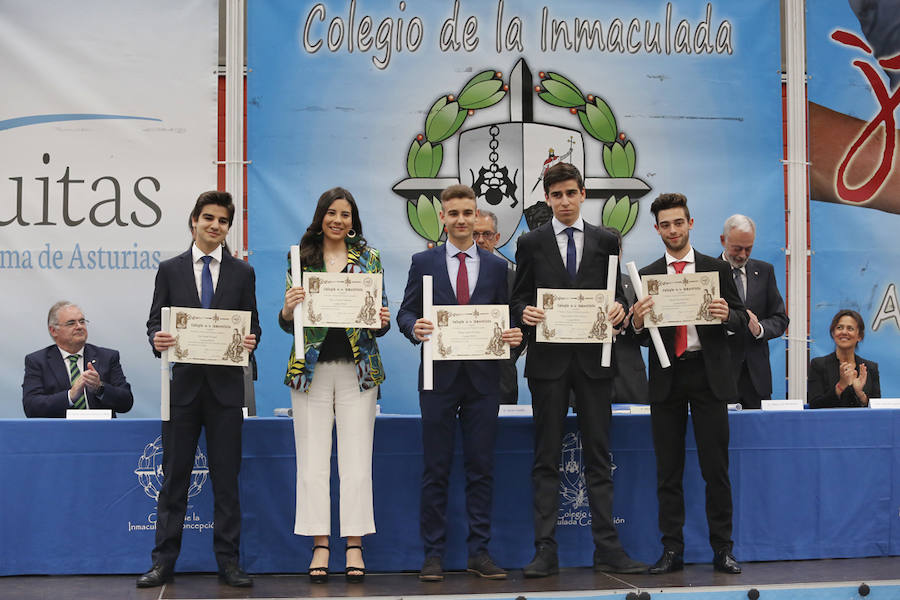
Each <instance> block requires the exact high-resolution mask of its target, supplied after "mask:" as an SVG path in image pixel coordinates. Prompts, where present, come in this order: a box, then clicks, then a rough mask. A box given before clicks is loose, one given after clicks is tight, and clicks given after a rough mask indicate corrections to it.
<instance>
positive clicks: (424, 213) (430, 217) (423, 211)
mask: <svg viewBox="0 0 900 600" xmlns="http://www.w3.org/2000/svg"><path fill="white" fill-rule="evenodd" d="M416 213H417V215H418V217H419V223H420V224H421V226H422V230H423V231H424V232H425V236H424V237H425V239H427V240H430V241H432V242H433V241H435V240H437V239H438V238H439V237H440V236H441V222H440V221H439V220H438V216H437V213H436V212H435V210H434V204H432V203H431V202H429V200H428V198H426V197H425V195H420V196H419V201H418V202H417V203H416Z"/></svg>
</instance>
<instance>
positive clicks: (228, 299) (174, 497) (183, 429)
mask: <svg viewBox="0 0 900 600" xmlns="http://www.w3.org/2000/svg"><path fill="white" fill-rule="evenodd" d="M233 219H234V203H233V202H232V200H231V194H229V193H228V192H220V191H210V192H203V193H202V194H200V197H199V198H197V202H196V203H195V205H194V209H193V211H192V212H191V223H192V225H193V231H194V243H193V244H191V248H190V249H189V250H188V251H187V252H184V253H183V254H179V255H178V256H176V257H174V258H171V259H169V260H167V261H164V262H162V263H160V265H159V271H158V272H157V274H156V287H155V289H154V290H153V302H152V305H151V307H150V317H149V318H148V319H147V336H148V337H149V340H150V345H151V346H152V347H153V352H154V354H156V356H159V355H160V353H161V352H162V351H164V350H166V349H168V348H171V347H172V346H174V345H175V338H174V336H172V334H170V333H164V332H163V331H161V316H160V310H161V309H162V308H163V307H165V306H184V307H188V308H218V309H222V310H245V311H249V312H250V313H251V318H250V333H248V334H247V335H245V336H244V337H243V340H242V342H243V347H244V348H245V349H246V350H247V351H248V352H252V351H253V350H254V349H255V348H256V346H257V344H258V343H259V338H260V335H261V331H260V327H259V317H258V315H257V312H256V275H255V274H254V272H253V267H251V266H250V265H248V264H247V263H245V262H244V261H242V260H238V259H236V258H234V257H232V256H231V254H230V253H229V252H228V250H227V246H226V245H225V236H226V234H227V233H228V229H229V227H231V222H232V220H233ZM243 405H244V375H243V370H242V368H241V367H239V366H234V367H232V366H224V365H199V364H190V363H177V364H175V365H174V367H173V368H172V383H171V406H170V413H171V418H170V420H169V421H163V423H162V443H163V472H164V474H165V480H164V482H163V485H162V489H160V491H159V497H158V498H157V504H156V512H157V520H156V546H155V547H154V548H153V552H152V554H151V557H152V559H153V566H152V568H151V569H150V570H149V571H147V572H146V573H144V574H143V575H141V576H140V577H139V578H138V580H137V586H138V587H156V586H160V585H162V584H164V583H166V582H168V581H171V580H172V575H173V573H174V571H175V561H176V559H177V558H178V554H179V552H180V551H181V535H182V531H183V528H184V515H185V511H186V510H187V498H188V488H189V486H190V479H191V470H192V469H193V466H194V455H195V453H196V451H197V440H198V438H199V437H200V430H201V428H203V427H205V428H206V447H207V451H208V453H209V475H210V478H211V479H212V484H213V499H214V500H213V501H214V506H215V508H214V523H213V550H214V551H215V554H216V562H217V563H218V565H219V579H220V580H221V581H223V582H224V583H226V584H228V585H230V586H233V587H249V586H251V585H253V580H252V579H250V577H249V576H248V575H247V573H245V572H244V570H243V569H242V568H241V567H240V564H239V554H238V552H239V549H240V535H241V505H240V498H239V494H238V473H239V472H240V468H241V428H242V427H243V411H242V407H243Z"/></svg>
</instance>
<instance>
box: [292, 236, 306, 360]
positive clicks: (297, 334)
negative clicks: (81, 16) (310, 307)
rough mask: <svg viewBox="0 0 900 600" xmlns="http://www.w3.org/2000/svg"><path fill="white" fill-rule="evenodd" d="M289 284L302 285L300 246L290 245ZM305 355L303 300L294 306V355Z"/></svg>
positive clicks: (298, 356)
mask: <svg viewBox="0 0 900 600" xmlns="http://www.w3.org/2000/svg"><path fill="white" fill-rule="evenodd" d="M291 285H292V286H297V285H303V269H301V268H300V246H291ZM305 355H306V345H305V344H304V342H303V302H301V303H299V304H298V305H297V306H295V307H294V357H295V358H302V357H304V356H305Z"/></svg>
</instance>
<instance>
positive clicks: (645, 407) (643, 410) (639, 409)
mask: <svg viewBox="0 0 900 600" xmlns="http://www.w3.org/2000/svg"><path fill="white" fill-rule="evenodd" d="M628 412H629V413H631V414H633V415H649V414H650V405H649V404H634V405H632V406H630V407H629V408H628Z"/></svg>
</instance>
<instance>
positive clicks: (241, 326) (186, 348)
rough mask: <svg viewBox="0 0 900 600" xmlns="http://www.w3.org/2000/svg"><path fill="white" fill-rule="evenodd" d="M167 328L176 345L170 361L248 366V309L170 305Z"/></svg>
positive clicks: (169, 352) (170, 352)
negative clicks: (245, 341)
mask: <svg viewBox="0 0 900 600" xmlns="http://www.w3.org/2000/svg"><path fill="white" fill-rule="evenodd" d="M168 331H169V332H170V333H171V334H172V335H173V336H174V337H175V345H174V346H172V347H171V348H170V349H169V350H168V355H169V356H168V359H169V361H170V362H182V363H193V364H201V365H229V366H242V367H243V366H247V365H248V364H249V359H250V352H249V351H248V350H247V349H246V348H245V347H244V336H246V335H247V334H248V333H249V331H250V311H246V310H219V309H211V308H186V307H181V306H173V307H172V308H171V310H170V317H169V328H168Z"/></svg>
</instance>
